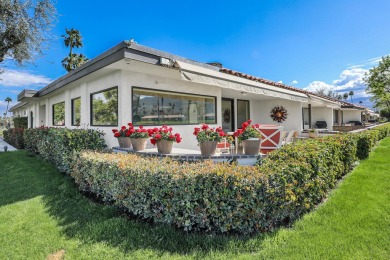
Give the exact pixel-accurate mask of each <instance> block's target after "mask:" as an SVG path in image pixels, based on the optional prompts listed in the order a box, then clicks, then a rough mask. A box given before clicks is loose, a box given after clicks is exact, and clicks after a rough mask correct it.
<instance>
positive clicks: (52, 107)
mask: <svg viewBox="0 0 390 260" xmlns="http://www.w3.org/2000/svg"><path fill="white" fill-rule="evenodd" d="M62 103H63V104H64V113H65V114H64V124H63V125H56V124H54V117H55V114H54V112H55V110H54V106H55V105H58V104H62ZM51 109H52V111H53V113H52V114H53V115H52V122H51V123H52V125H53V126H66V104H65V101H61V102H58V103H55V104H53V105H52V106H51Z"/></svg>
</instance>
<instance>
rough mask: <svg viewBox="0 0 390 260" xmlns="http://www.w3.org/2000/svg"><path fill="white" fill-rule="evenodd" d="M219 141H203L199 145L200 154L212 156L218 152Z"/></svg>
mask: <svg viewBox="0 0 390 260" xmlns="http://www.w3.org/2000/svg"><path fill="white" fill-rule="evenodd" d="M217 143H218V142H217V141H203V142H200V143H199V147H200V152H201V153H202V155H203V156H211V155H214V154H215V151H216V150H217Z"/></svg>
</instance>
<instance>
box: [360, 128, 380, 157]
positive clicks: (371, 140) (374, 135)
mask: <svg viewBox="0 0 390 260" xmlns="http://www.w3.org/2000/svg"><path fill="white" fill-rule="evenodd" d="M356 136H357V151H356V156H357V158H359V160H363V159H366V158H368V156H369V155H370V152H371V150H372V148H374V146H375V144H376V142H377V141H378V140H380V137H381V135H380V131H377V130H370V131H364V132H361V133H358V134H356Z"/></svg>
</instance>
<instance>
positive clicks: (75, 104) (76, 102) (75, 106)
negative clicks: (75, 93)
mask: <svg viewBox="0 0 390 260" xmlns="http://www.w3.org/2000/svg"><path fill="white" fill-rule="evenodd" d="M80 120H81V98H75V99H72V125H74V126H79V125H80Z"/></svg>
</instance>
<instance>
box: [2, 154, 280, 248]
mask: <svg viewBox="0 0 390 260" xmlns="http://www.w3.org/2000/svg"><path fill="white" fill-rule="evenodd" d="M18 155H23V156H22V157H24V158H20V159H21V160H23V159H24V160H25V162H24V163H23V164H18V167H19V168H20V172H19V174H14V175H12V176H11V175H9V176H7V179H9V180H10V181H9V182H8V183H9V184H10V186H9V187H8V189H10V190H12V189H18V180H16V181H15V180H13V179H14V178H17V179H20V178H21V176H25V175H26V173H27V172H31V176H30V174H27V175H28V176H29V178H28V180H27V181H25V183H24V188H23V192H21V194H22V195H21V196H20V198H19V200H21V199H22V198H24V199H27V198H32V197H35V196H37V195H43V201H44V203H45V204H46V208H47V212H48V213H49V214H50V215H51V216H53V217H55V218H56V219H57V221H58V224H59V225H60V226H61V227H62V230H63V232H64V234H65V235H66V236H68V237H70V238H77V239H80V240H82V241H84V242H85V243H93V242H104V243H106V244H108V245H111V246H114V247H118V248H119V249H120V250H121V251H123V252H131V251H133V250H139V249H151V250H153V251H154V252H155V253H156V254H164V253H178V254H195V255H198V256H202V255H205V254H207V253H209V252H211V251H213V252H216V251H219V252H229V253H243V252H254V251H258V250H259V249H260V248H261V243H262V241H263V239H264V238H266V237H269V236H273V235H272V234H268V235H258V236H256V237H243V236H220V235H218V236H217V235H206V234H196V233H189V234H187V233H184V232H181V231H178V230H176V229H174V228H172V227H167V226H163V225H150V224H148V223H145V222H143V221H137V220H132V219H131V220H128V219H127V218H126V217H123V216H119V213H118V211H117V210H116V208H115V207H113V206H107V205H101V204H98V203H95V202H93V201H92V200H90V199H88V198H86V197H85V196H83V195H82V194H81V193H80V192H79V191H78V189H77V187H76V186H75V184H74V183H73V180H72V179H71V178H70V177H68V176H64V175H62V174H61V173H59V172H58V171H56V170H55V169H54V167H52V166H51V165H48V164H47V163H45V162H43V161H41V160H40V159H38V158H29V157H26V155H25V153H24V152H18ZM0 158H1V157H0ZM31 165H36V167H35V168H34V169H35V170H34V171H31ZM37 169H42V170H37ZM23 172H24V173H23ZM0 189H1V181H0ZM6 196H7V197H9V198H8V199H7V198H6V199H5V201H7V203H12V202H16V201H15V200H12V196H14V195H7V194H6ZM2 200H3V199H1V200H0V205H1V204H2V203H1V201H2Z"/></svg>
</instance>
